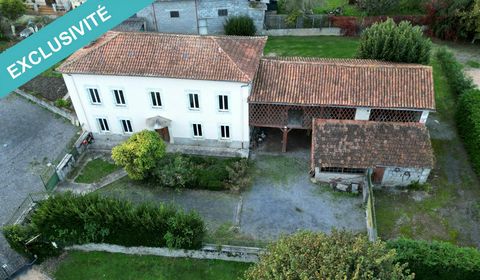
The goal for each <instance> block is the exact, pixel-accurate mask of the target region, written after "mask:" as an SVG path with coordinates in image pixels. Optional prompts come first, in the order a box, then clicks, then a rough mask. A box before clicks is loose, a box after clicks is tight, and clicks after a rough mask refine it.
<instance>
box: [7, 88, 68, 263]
mask: <svg viewBox="0 0 480 280" xmlns="http://www.w3.org/2000/svg"><path fill="white" fill-rule="evenodd" d="M0 127H1V128H2V130H1V132H0V170H1V172H0V205H1V207H0V224H1V225H3V224H4V223H5V222H7V221H8V219H9V218H10V216H11V215H12V214H13V213H14V212H15V210H16V209H17V207H18V206H19V205H20V204H21V203H22V201H23V200H24V199H25V198H26V196H27V195H28V194H29V193H32V192H40V191H44V190H45V189H44V187H43V185H42V182H41V180H40V177H39V174H40V173H41V172H42V170H44V169H45V167H46V165H47V164H48V163H50V162H54V161H55V160H57V158H58V157H60V156H61V154H62V152H64V149H65V146H66V144H67V143H68V142H70V140H71V139H72V138H73V137H74V136H75V135H76V132H77V128H76V127H74V126H72V125H71V124H70V123H69V122H67V121H65V120H64V119H63V118H60V117H58V116H56V115H54V114H52V113H50V112H49V111H47V110H45V109H43V108H40V107H38V106H36V105H35V104H33V103H31V102H29V101H27V100H25V99H23V98H21V97H19V96H17V95H10V96H8V97H6V98H3V99H0ZM9 254H11V250H10V249H9V248H8V245H7V244H6V241H5V239H4V237H3V235H1V234H0V264H3V263H4V262H5V261H6V258H7V257H8V255H9Z"/></svg>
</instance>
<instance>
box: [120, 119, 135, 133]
mask: <svg viewBox="0 0 480 280" xmlns="http://www.w3.org/2000/svg"><path fill="white" fill-rule="evenodd" d="M120 122H121V123H122V128H123V132H125V133H131V132H133V129H132V123H131V122H130V120H121V121H120Z"/></svg>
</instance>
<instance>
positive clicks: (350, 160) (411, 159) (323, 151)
mask: <svg viewBox="0 0 480 280" xmlns="http://www.w3.org/2000/svg"><path fill="white" fill-rule="evenodd" d="M312 129H313V131H312V154H311V155H312V161H311V164H312V166H311V168H312V170H314V172H315V179H316V180H318V181H321V182H330V183H331V182H342V183H346V182H349V183H358V184H361V183H363V182H364V180H365V173H366V170H367V169H368V168H372V169H373V176H372V181H373V183H374V184H376V185H382V186H407V185H409V184H411V183H414V182H419V183H421V184H423V183H425V182H426V181H427V178H428V175H429V174H430V171H431V170H432V168H433V161H434V156H433V152H432V146H431V144H430V137H429V134H428V130H427V128H426V126H425V125H423V124H421V123H400V122H378V121H355V120H324V119H315V120H314V121H313V127H312Z"/></svg>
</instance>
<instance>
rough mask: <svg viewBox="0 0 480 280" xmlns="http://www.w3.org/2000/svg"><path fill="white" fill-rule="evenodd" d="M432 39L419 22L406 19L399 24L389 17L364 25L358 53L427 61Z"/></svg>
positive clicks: (398, 59) (372, 57)
mask: <svg viewBox="0 0 480 280" xmlns="http://www.w3.org/2000/svg"><path fill="white" fill-rule="evenodd" d="M431 48H432V43H431V41H430V40H429V39H428V38H426V37H425V36H423V32H422V29H421V28H420V27H419V26H412V24H411V23H409V22H407V21H402V22H400V23H399V24H398V25H397V24H396V23H395V22H394V21H393V20H392V19H388V20H387V21H385V22H381V23H375V24H373V25H372V26H371V27H369V28H367V29H365V31H364V32H363V33H362V36H361V38H360V46H359V49H358V53H357V56H358V57H359V58H368V59H378V60H385V61H392V62H405V63H421V64H428V62H429V60H430V50H431Z"/></svg>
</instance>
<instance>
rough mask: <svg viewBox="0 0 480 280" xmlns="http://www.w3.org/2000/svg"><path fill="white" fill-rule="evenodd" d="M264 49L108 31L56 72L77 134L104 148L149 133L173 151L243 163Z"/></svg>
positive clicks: (223, 40)
mask: <svg viewBox="0 0 480 280" xmlns="http://www.w3.org/2000/svg"><path fill="white" fill-rule="evenodd" d="M265 42H266V38H264V37H234V38H232V37H212V36H196V35H172V34H161V33H136V32H109V33H107V34H106V35H105V36H103V37H102V38H100V39H99V40H97V41H96V42H94V43H93V44H91V45H90V46H87V47H85V48H83V49H81V50H79V51H77V52H76V53H75V54H73V55H72V56H71V57H70V58H69V59H67V61H65V62H64V63H63V64H62V65H61V66H60V67H59V68H58V70H59V71H60V72H61V73H63V77H64V80H65V83H66V85H67V88H68V91H69V94H70V97H71V100H72V103H73V106H74V108H75V111H76V113H77V117H78V119H79V122H80V123H81V126H82V128H83V129H84V130H87V131H91V132H93V134H94V136H95V138H96V139H97V142H98V143H101V144H102V145H104V146H105V148H109V147H112V146H114V145H116V144H118V143H119V142H121V141H123V140H125V139H126V138H128V137H129V136H130V135H131V134H132V133H134V132H138V131H141V130H144V129H148V130H156V131H157V132H158V133H159V134H160V136H161V137H162V138H163V139H164V140H165V141H167V142H169V143H171V144H173V145H174V146H175V147H180V148H184V149H195V150H196V152H200V153H201V152H202V150H203V152H205V153H209V154H222V153H225V154H226V155H227V154H228V155H232V154H236V155H241V156H247V155H248V148H249V141H250V140H249V139H250V130H249V124H248V114H249V113H248V103H247V98H248V96H249V93H250V90H251V83H252V80H253V77H254V75H255V72H256V70H257V67H258V63H259V60H260V57H261V56H262V52H263V48H264V45H265Z"/></svg>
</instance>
